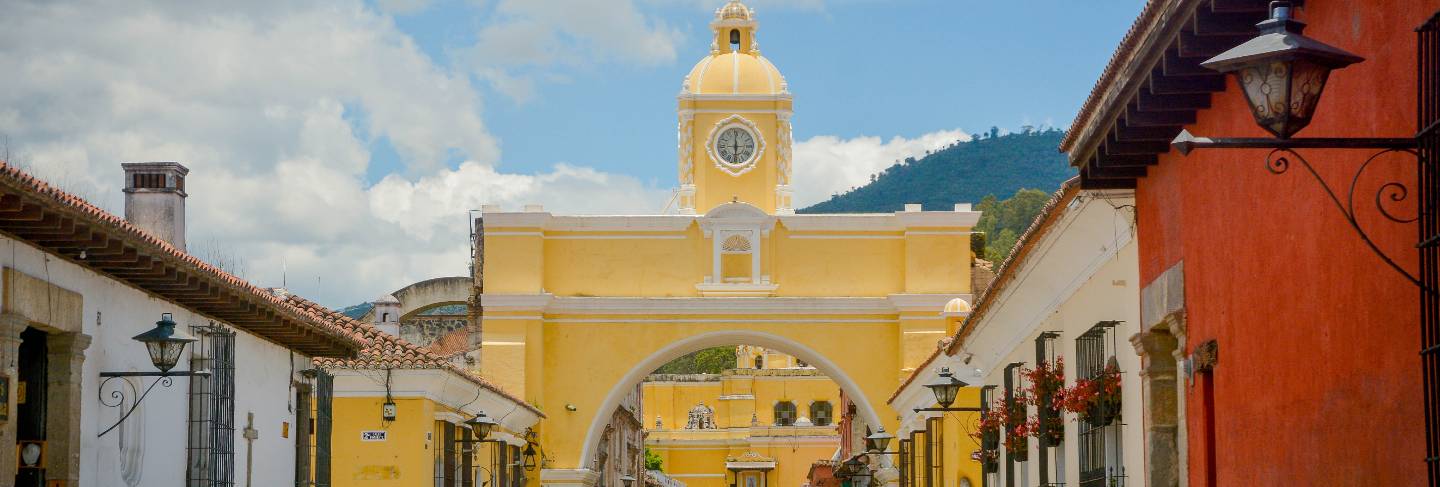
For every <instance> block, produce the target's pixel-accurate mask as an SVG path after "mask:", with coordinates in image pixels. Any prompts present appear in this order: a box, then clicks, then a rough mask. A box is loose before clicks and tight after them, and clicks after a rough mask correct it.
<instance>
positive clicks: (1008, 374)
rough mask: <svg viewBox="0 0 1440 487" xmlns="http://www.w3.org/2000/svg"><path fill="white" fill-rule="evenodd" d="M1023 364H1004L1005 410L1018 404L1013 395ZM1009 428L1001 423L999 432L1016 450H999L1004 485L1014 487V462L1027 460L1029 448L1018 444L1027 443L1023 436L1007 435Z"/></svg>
mask: <svg viewBox="0 0 1440 487" xmlns="http://www.w3.org/2000/svg"><path fill="white" fill-rule="evenodd" d="M1023 365H1025V363H1024V362H1015V363H1012V364H1010V365H1006V366H1005V410H1006V411H1014V410H1015V408H1017V407H1019V406H1018V403H1019V401H1017V400H1016V397H1015V396H1016V393H1017V392H1020V391H1021V386H1020V367H1021V366H1023ZM1009 429H1010V428H1009V427H1008V426H1003V425H1002V426H1001V430H1002V431H1001V432H1000V433H1001V435H1003V436H1005V437H1006V438H1005V439H1006V440H1007V441H1009V442H1010V443H1011V444H1014V445H1017V446H1016V447H1015V448H1016V451H1015V452H1014V453H1012V452H1011V451H1010V448H1001V452H1002V453H1004V454H1005V487H1014V486H1015V464H1016V463H1019V462H1024V461H1026V460H1028V459H1029V458H1028V455H1029V453H1030V452H1029V450H1028V449H1027V448H1025V446H1020V445H1028V442H1027V441H1025V438H1024V437H1019V438H1010V437H1009V436H1010V434H1009ZM1021 468H1022V469H1023V468H1024V466H1021Z"/></svg>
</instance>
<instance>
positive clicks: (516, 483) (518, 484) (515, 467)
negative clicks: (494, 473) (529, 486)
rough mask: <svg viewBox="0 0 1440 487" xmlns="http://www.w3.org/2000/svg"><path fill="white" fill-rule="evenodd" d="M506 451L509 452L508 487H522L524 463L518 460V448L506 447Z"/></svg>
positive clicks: (519, 453) (523, 482)
mask: <svg viewBox="0 0 1440 487" xmlns="http://www.w3.org/2000/svg"><path fill="white" fill-rule="evenodd" d="M506 449H507V450H509V451H510V460H509V463H508V465H509V466H510V487H524V486H525V467H524V462H523V461H521V458H520V455H521V451H520V447H518V446H514V445H507V447H506Z"/></svg>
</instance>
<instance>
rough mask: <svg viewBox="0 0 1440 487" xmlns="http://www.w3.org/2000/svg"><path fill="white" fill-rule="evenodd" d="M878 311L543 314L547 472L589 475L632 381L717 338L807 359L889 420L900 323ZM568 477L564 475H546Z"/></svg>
mask: <svg viewBox="0 0 1440 487" xmlns="http://www.w3.org/2000/svg"><path fill="white" fill-rule="evenodd" d="M772 321H778V320H772ZM795 321H800V320H795ZM872 321H873V322H866V323H834V322H813V323H805V322H784V323H773V322H771V323H745V322H743V321H740V320H737V321H734V322H729V321H727V322H716V323H584V324H581V323H547V324H546V325H544V334H545V339H544V343H545V349H544V358H543V364H544V365H543V367H544V368H545V370H544V371H543V372H541V374H542V376H543V377H544V381H543V383H542V384H543V385H542V384H537V385H541V387H542V388H543V389H542V390H543V391H544V392H543V394H544V395H543V396H542V397H543V399H541V398H535V399H537V400H540V401H542V402H543V405H546V406H549V407H547V408H546V410H547V412H548V413H547V414H548V416H549V417H548V418H547V421H546V422H545V423H546V424H545V426H544V431H543V435H544V437H545V443H546V444H547V445H548V446H547V449H550V450H551V452H549V453H551V460H552V462H553V463H552V464H551V465H549V468H547V470H546V472H545V473H546V474H547V475H543V476H542V479H544V478H545V477H547V476H548V477H552V478H554V480H560V478H561V477H565V478H573V479H575V480H577V482H576V483H577V484H583V483H585V482H583V481H579V480H580V479H581V478H582V477H584V476H585V475H586V474H587V473H588V472H589V468H590V467H591V466H592V462H593V461H594V459H595V456H596V452H595V451H594V449H595V444H596V443H597V441H598V439H599V438H600V436H601V435H602V434H603V431H604V428H605V425H606V422H607V421H608V418H609V417H610V415H611V413H613V412H614V410H615V408H617V407H618V406H619V405H620V403H621V401H622V400H623V399H624V398H625V396H626V395H627V394H628V393H629V391H632V390H634V388H635V386H637V385H638V384H640V382H641V381H643V380H644V379H645V377H646V376H648V375H649V374H650V373H651V372H652V371H654V370H655V369H656V368H658V367H660V366H661V365H663V364H665V363H667V362H669V361H670V360H673V359H675V358H677V357H680V356H681V355H684V354H686V353H689V352H692V351H695V350H699V349H703V348H708V347H715V346H729V345H756V346H761V347H765V348H768V349H773V350H776V351H779V352H782V353H786V354H789V355H792V356H794V357H796V358H798V359H800V360H803V361H805V362H806V363H807V364H809V365H811V366H813V367H815V368H816V369H817V370H819V371H820V372H821V373H823V374H825V375H826V376H828V377H829V378H830V379H831V380H833V381H834V382H835V383H836V384H837V385H839V387H840V388H841V389H842V390H844V391H845V394H846V395H847V396H848V397H850V399H851V400H852V401H853V402H855V404H856V412H857V414H858V415H859V416H860V418H861V419H863V420H864V421H865V422H867V423H868V424H872V425H874V424H879V425H884V426H885V427H886V429H889V430H893V429H894V428H895V426H896V425H895V422H896V421H895V418H894V415H893V414H888V415H882V414H880V411H881V410H880V409H879V408H878V407H877V406H884V404H885V399H886V398H887V397H889V394H890V393H891V392H893V390H894V388H895V387H896V385H897V380H898V377H899V370H900V366H901V365H900V362H901V360H900V344H899V339H898V336H897V335H898V333H897V331H898V330H897V326H898V325H897V324H896V322H895V321H894V320H872ZM527 375H529V374H527ZM571 406H573V407H574V411H571V410H570V408H571ZM562 483H568V482H554V483H551V482H546V484H547V485H558V484H562Z"/></svg>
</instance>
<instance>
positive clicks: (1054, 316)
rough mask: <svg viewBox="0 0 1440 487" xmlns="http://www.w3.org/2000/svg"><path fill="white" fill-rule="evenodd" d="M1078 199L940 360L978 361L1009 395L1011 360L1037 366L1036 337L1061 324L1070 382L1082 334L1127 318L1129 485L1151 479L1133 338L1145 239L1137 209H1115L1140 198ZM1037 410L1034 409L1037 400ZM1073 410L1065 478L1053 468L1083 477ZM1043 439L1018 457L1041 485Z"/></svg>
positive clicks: (1123, 331)
mask: <svg viewBox="0 0 1440 487" xmlns="http://www.w3.org/2000/svg"><path fill="white" fill-rule="evenodd" d="M1098 195H1107V197H1109V201H1105V200H1101V199H1096V198H1095V197H1096V196H1098ZM1079 200H1080V201H1078V202H1077V203H1075V204H1074V205H1072V206H1071V207H1070V208H1069V209H1067V210H1065V213H1064V214H1063V215H1061V218H1060V219H1059V220H1058V221H1057V222H1055V226H1054V227H1053V228H1052V229H1051V230H1050V231H1049V232H1048V233H1047V234H1046V236H1045V238H1043V239H1041V241H1040V242H1039V244H1038V245H1036V246H1035V247H1034V248H1033V249H1032V250H1031V253H1030V254H1029V258H1028V259H1026V261H1025V262H1024V264H1023V265H1022V266H1020V268H1018V269H1016V270H1015V272H1016V277H1015V280H1014V281H1012V282H1010V283H1009V284H1007V286H1006V287H1005V288H1004V289H1003V290H1002V292H1001V294H999V295H998V296H997V297H996V299H995V300H994V301H993V302H992V303H990V305H989V306H990V307H989V309H988V310H986V311H985V314H984V315H983V316H982V317H981V318H980V321H979V322H977V323H978V324H977V327H976V329H975V331H974V332H972V334H971V335H970V336H969V337H968V338H967V339H966V340H965V343H964V344H963V345H962V350H961V353H959V354H957V355H956V356H954V357H949V356H945V357H942V358H941V359H940V360H939V361H938V362H940V363H938V364H937V365H936V367H938V366H940V365H948V366H950V367H952V369H955V370H968V371H973V370H974V369H980V375H982V376H983V377H984V379H983V384H990V385H996V386H997V387H996V392H995V394H996V395H995V397H997V398H998V397H1001V395H1002V394H1003V387H1004V383H1005V366H1006V365H1007V364H1009V363H1013V362H1024V363H1025V368H1033V367H1034V366H1035V363H1036V358H1035V339H1036V338H1037V337H1038V336H1039V335H1040V333H1042V332H1046V331H1059V332H1060V333H1061V336H1060V337H1059V338H1058V339H1056V345H1057V353H1058V355H1060V356H1062V357H1064V360H1065V378H1066V385H1067V386H1070V385H1074V382H1075V378H1076V377H1077V373H1076V367H1075V365H1076V355H1075V338H1076V337H1078V336H1080V335H1081V334H1083V333H1085V332H1086V331H1088V330H1089V329H1090V328H1091V327H1093V326H1095V324H1096V323H1097V322H1099V321H1106V320H1122V321H1124V322H1123V323H1121V324H1119V325H1117V327H1116V328H1115V335H1116V340H1115V343H1114V345H1115V356H1116V360H1117V361H1118V362H1119V365H1120V369H1121V371H1122V372H1123V375H1122V378H1121V385H1122V392H1121V394H1122V401H1123V411H1122V417H1123V418H1124V421H1125V423H1126V424H1125V425H1124V427H1123V432H1122V436H1123V439H1122V444H1123V455H1124V465H1125V466H1126V474H1127V475H1128V476H1129V477H1128V479H1127V482H1126V485H1146V484H1145V478H1144V469H1143V468H1140V467H1141V466H1142V465H1143V461H1144V457H1143V452H1142V450H1141V446H1142V444H1141V442H1142V440H1143V437H1142V433H1143V432H1142V429H1141V428H1142V424H1141V422H1142V413H1141V399H1142V398H1141V395H1140V393H1141V390H1140V377H1139V370H1140V361H1139V357H1138V356H1137V355H1136V353H1135V349H1134V347H1132V346H1131V345H1130V342H1129V338H1130V336H1132V335H1134V334H1135V333H1137V332H1139V327H1140V324H1139V322H1140V306H1139V287H1138V285H1139V265H1138V262H1139V261H1138V253H1137V252H1138V248H1137V244H1136V242H1135V240H1134V238H1133V228H1132V227H1131V225H1130V222H1131V221H1132V220H1131V219H1130V218H1131V215H1133V213H1132V212H1130V211H1129V210H1128V209H1123V208H1122V209H1117V208H1116V206H1123V205H1133V204H1134V203H1133V199H1132V198H1131V197H1130V196H1129V195H1126V194H1114V193H1096V192H1081V194H1080V198H1079ZM1107 346H1109V344H1107ZM967 353H973V354H974V358H973V359H972V360H971V363H970V364H968V365H965V364H963V363H962V362H961V359H962V358H963V357H965V356H966V354H967ZM1030 414H1031V415H1034V414H1035V409H1034V407H1033V406H1032V407H1031V410H1030ZM1065 416H1066V417H1065V443H1064V444H1063V445H1062V448H1063V449H1064V453H1063V454H1064V466H1065V469H1064V477H1063V478H1057V477H1056V476H1054V475H1051V478H1050V482H1062V481H1063V482H1065V483H1066V485H1075V484H1076V482H1077V481H1078V479H1079V457H1078V455H1079V452H1078V439H1079V425H1078V423H1077V422H1076V418H1075V415H1073V414H1066V415H1065ZM1038 445H1039V442H1038V441H1034V439H1033V438H1032V440H1031V441H1030V454H1029V460H1030V461H1028V462H1025V463H1020V464H1016V467H1015V468H1016V483H1015V485H1018V486H1033V485H1036V484H1038V482H1039V462H1037V461H1036V459H1037V458H1038V454H1039V452H1038V448H1039V446H1038ZM1002 449H1003V447H1002ZM1058 451H1059V449H1052V450H1051V452H1052V453H1051V460H1050V464H1051V471H1052V472H1053V471H1054V470H1055V466H1056V465H1057V463H1056V459H1055V452H1058ZM1002 458H1003V455H1002ZM1004 471H1005V464H1004V462H1003V461H1002V463H1001V464H1000V473H999V475H997V476H996V477H997V478H999V479H1001V480H1000V482H1002V483H1001V484H1000V485H1004V484H1003V481H1004V480H1003V478H1004V477H1003V475H1004Z"/></svg>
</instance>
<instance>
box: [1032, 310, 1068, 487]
mask: <svg viewBox="0 0 1440 487" xmlns="http://www.w3.org/2000/svg"><path fill="white" fill-rule="evenodd" d="M1059 339H1060V333H1059V332H1053V331H1047V332H1043V333H1041V334H1040V336H1037V337H1035V370H1034V373H1033V374H1032V375H1031V376H1030V377H1031V380H1033V381H1035V383H1033V384H1032V386H1033V389H1034V390H1035V395H1036V397H1032V398H1030V399H1031V401H1034V404H1035V415H1036V419H1037V426H1038V428H1039V429H1038V431H1037V433H1036V435H1035V437H1036V439H1037V443H1039V445H1038V446H1039V448H1038V455H1036V461H1037V463H1039V465H1038V468H1039V472H1040V485H1047V486H1048V485H1064V484H1065V464H1064V461H1065V454H1064V450H1063V449H1060V450H1058V451H1054V452H1053V453H1054V455H1053V458H1054V460H1055V465H1054V467H1053V468H1052V467H1051V464H1050V460H1051V458H1052V450H1054V449H1057V448H1058V447H1060V446H1061V444H1062V443H1064V441H1065V423H1064V416H1063V415H1062V414H1060V412H1059V411H1056V410H1055V409H1054V407H1052V405H1053V404H1054V399H1055V392H1056V391H1058V390H1059V389H1061V388H1063V387H1065V379H1064V374H1065V371H1064V370H1059V366H1060V362H1061V361H1060V360H1059V353H1058V351H1057V348H1058V347H1057V343H1058V341H1059ZM1052 479H1054V483H1051V480H1052Z"/></svg>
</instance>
